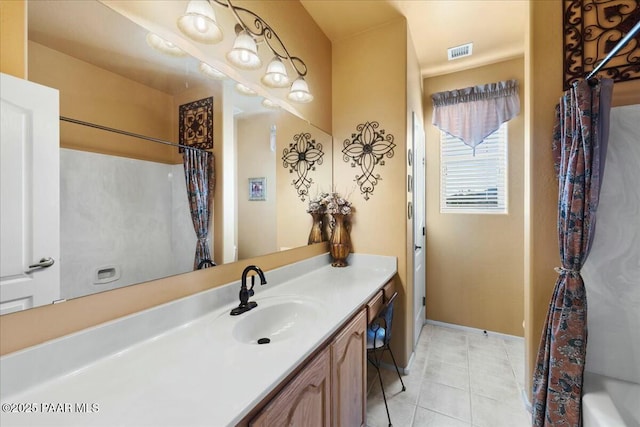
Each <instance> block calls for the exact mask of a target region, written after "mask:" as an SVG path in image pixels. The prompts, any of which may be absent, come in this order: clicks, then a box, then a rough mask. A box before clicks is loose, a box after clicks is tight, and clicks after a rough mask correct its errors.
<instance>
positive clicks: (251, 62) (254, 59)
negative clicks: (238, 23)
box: [227, 30, 262, 70]
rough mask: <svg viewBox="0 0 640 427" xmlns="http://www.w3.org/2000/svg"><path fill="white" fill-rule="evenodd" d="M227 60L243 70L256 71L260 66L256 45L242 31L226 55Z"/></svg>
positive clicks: (247, 34) (246, 33) (245, 31)
mask: <svg viewBox="0 0 640 427" xmlns="http://www.w3.org/2000/svg"><path fill="white" fill-rule="evenodd" d="M227 60H228V61H229V62H231V63H232V64H233V65H235V66H236V67H238V68H242V69H243V70H257V69H258V68H260V67H261V66H262V60H261V59H260V57H259V56H258V45H257V44H256V41H255V40H254V39H253V37H251V36H250V35H249V32H248V31H247V30H242V31H240V33H238V35H237V36H236V40H235V41H234V42H233V49H231V50H230V51H229V52H228V53H227Z"/></svg>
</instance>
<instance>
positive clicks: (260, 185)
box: [249, 177, 267, 201]
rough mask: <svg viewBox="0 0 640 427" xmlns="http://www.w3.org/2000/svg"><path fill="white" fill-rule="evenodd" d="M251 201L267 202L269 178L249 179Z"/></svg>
mask: <svg viewBox="0 0 640 427" xmlns="http://www.w3.org/2000/svg"><path fill="white" fill-rule="evenodd" d="M249 200H251V201H255V200H267V178H265V177H260V178H249Z"/></svg>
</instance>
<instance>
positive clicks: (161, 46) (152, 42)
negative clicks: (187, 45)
mask: <svg viewBox="0 0 640 427" xmlns="http://www.w3.org/2000/svg"><path fill="white" fill-rule="evenodd" d="M146 40H147V44H148V45H149V46H151V47H152V48H153V49H155V50H157V51H158V52H162V53H164V54H165V55H171V56H187V52H185V51H184V50H182V49H180V48H179V47H178V46H176V45H175V44H173V43H171V42H169V41H167V40H165V39H163V38H162V37H160V36H159V35H157V34H155V33H149V34H147V37H146Z"/></svg>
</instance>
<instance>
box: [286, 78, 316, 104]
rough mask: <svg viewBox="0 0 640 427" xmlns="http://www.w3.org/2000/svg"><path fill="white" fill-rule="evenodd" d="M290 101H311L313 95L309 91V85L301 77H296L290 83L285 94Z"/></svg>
mask: <svg viewBox="0 0 640 427" xmlns="http://www.w3.org/2000/svg"><path fill="white" fill-rule="evenodd" d="M287 98H289V100H290V101H294V102H300V103H303V104H305V103H307V102H311V101H313V95H311V92H309V85H307V82H306V81H305V79H304V78H303V77H298V78H297V79H295V80H294V81H293V83H291V90H290V91H289V94H288V95H287Z"/></svg>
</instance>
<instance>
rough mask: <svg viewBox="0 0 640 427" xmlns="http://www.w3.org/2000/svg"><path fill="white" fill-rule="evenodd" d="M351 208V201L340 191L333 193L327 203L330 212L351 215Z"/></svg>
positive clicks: (331, 213)
mask: <svg viewBox="0 0 640 427" xmlns="http://www.w3.org/2000/svg"><path fill="white" fill-rule="evenodd" d="M351 210H352V209H351V202H349V201H348V200H347V199H345V198H344V197H340V195H338V193H331V195H330V199H329V202H328V203H327V213H328V214H330V215H335V214H342V215H351Z"/></svg>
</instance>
